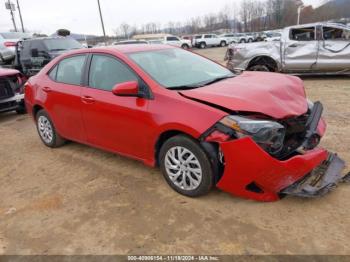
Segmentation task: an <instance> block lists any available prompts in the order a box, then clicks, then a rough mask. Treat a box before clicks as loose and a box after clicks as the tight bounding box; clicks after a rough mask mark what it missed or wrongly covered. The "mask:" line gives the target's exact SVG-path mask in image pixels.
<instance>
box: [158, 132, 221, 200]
mask: <svg viewBox="0 0 350 262" xmlns="http://www.w3.org/2000/svg"><path fill="white" fill-rule="evenodd" d="M159 163H160V169H161V171H162V173H163V176H164V178H165V180H166V181H167V183H168V184H169V186H170V187H171V188H172V189H174V190H175V191H176V192H178V193H180V194H182V195H185V196H188V197H198V196H202V195H205V194H207V193H208V192H209V191H210V189H211V188H212V187H213V184H214V172H213V169H212V166H211V164H210V160H209V158H208V156H207V154H206V153H205V152H204V150H203V149H202V148H201V146H200V145H199V143H198V142H197V141H195V140H193V139H191V138H189V137H187V136H185V135H177V136H174V137H171V138H169V139H168V140H167V141H166V142H165V143H164V144H163V146H162V147H161V149H160V152H159Z"/></svg>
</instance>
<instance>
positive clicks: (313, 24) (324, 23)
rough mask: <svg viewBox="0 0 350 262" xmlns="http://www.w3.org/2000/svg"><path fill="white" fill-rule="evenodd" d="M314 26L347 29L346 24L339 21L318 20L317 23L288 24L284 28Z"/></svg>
mask: <svg viewBox="0 0 350 262" xmlns="http://www.w3.org/2000/svg"><path fill="white" fill-rule="evenodd" d="M315 26H330V27H333V26H334V27H342V28H344V29H349V27H348V26H346V25H344V24H341V23H331V22H323V23H322V22H319V23H310V24H303V25H294V26H288V27H286V29H290V28H303V27H315Z"/></svg>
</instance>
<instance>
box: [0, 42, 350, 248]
mask: <svg viewBox="0 0 350 262" xmlns="http://www.w3.org/2000/svg"><path fill="white" fill-rule="evenodd" d="M224 51H225V49H221V48H217V49H208V50H204V51H201V53H203V54H207V55H208V56H210V57H212V58H213V59H218V60H222V58H223V55H224ZM305 85H306V87H307V93H308V95H309V96H310V97H311V99H312V100H321V101H323V103H324V105H325V108H326V111H325V117H326V119H327V121H328V124H329V126H328V132H327V135H326V137H325V138H324V139H323V142H322V145H323V146H325V147H327V148H329V149H330V150H333V151H336V152H338V153H339V154H340V155H341V157H342V158H344V159H345V160H346V161H347V162H348V163H350V132H349V129H350V107H349V101H350V78H346V77H332V78H330V77H327V78H323V77H318V78H306V79H305ZM349 228H350V185H342V186H340V187H339V188H338V189H337V190H336V191H335V192H333V193H331V194H329V195H327V196H326V197H323V198H319V199H313V200H308V199H300V198H292V197H289V198H285V199H283V200H281V201H279V202H274V203H258V202H254V201H249V200H244V199H240V198H237V197H233V196H231V195H229V194H226V193H223V192H220V191H219V190H214V191H213V192H212V193H210V194H209V195H207V196H205V197H202V198H198V199H189V198H186V197H183V196H180V195H179V194H177V193H175V192H174V191H172V190H171V189H170V188H169V187H168V186H167V184H166V183H165V181H164V180H163V178H162V176H161V174H160V172H159V171H158V170H157V169H151V168H148V167H146V166H144V165H143V164H141V163H139V162H136V161H133V160H130V159H127V158H124V157H120V156H117V155H113V154H110V153H106V152H103V151H101V150H97V149H94V148H90V147H87V146H84V145H80V144H76V143H70V144H68V145H66V146H65V147H62V148H60V149H55V150H51V149H49V148H47V147H45V146H44V145H43V144H42V143H41V141H40V140H39V137H38V135H37V133H36V130H35V126H34V124H33V122H32V121H31V119H30V118H29V116H27V115H25V116H17V115H16V114H13V113H9V114H3V115H0V254H180V253H181V254H203V253H211V254H350V229H349Z"/></svg>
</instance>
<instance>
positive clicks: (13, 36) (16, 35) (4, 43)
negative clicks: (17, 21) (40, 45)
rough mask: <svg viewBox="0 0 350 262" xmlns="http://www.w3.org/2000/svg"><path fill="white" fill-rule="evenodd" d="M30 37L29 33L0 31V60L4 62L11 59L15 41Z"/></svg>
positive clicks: (13, 54)
mask: <svg viewBox="0 0 350 262" xmlns="http://www.w3.org/2000/svg"><path fill="white" fill-rule="evenodd" d="M31 37H32V35H31V34H29V33H22V32H3V33H1V32H0V62H2V63H6V62H9V61H11V60H13V58H14V57H15V50H16V44H17V42H18V41H20V40H22V39H27V38H31Z"/></svg>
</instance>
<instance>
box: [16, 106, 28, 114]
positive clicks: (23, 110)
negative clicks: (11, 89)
mask: <svg viewBox="0 0 350 262" xmlns="http://www.w3.org/2000/svg"><path fill="white" fill-rule="evenodd" d="M16 113H17V114H19V115H24V114H26V113H27V109H26V108H25V107H23V106H20V107H19V108H17V109H16Z"/></svg>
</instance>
